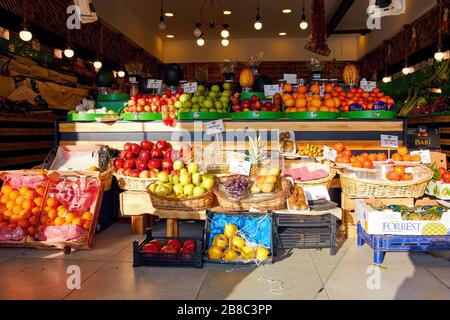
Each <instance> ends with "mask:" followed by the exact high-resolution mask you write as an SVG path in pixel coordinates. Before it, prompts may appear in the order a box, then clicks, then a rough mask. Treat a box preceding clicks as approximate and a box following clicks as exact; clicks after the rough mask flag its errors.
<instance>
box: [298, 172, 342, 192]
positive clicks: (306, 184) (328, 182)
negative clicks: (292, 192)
mask: <svg viewBox="0 0 450 320" xmlns="http://www.w3.org/2000/svg"><path fill="white" fill-rule="evenodd" d="M336 174H337V171H336V170H334V169H332V170H331V171H330V175H329V176H328V177H326V178H323V179H318V180H311V181H300V180H295V181H294V182H295V184H296V185H298V186H301V187H318V186H325V187H326V188H327V189H328V190H329V189H330V187H331V184H332V183H333V179H334V177H336Z"/></svg>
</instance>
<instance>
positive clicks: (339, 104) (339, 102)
mask: <svg viewBox="0 0 450 320" xmlns="http://www.w3.org/2000/svg"><path fill="white" fill-rule="evenodd" d="M333 100H334V105H335V106H336V108H339V107H340V106H341V100H339V98H333Z"/></svg>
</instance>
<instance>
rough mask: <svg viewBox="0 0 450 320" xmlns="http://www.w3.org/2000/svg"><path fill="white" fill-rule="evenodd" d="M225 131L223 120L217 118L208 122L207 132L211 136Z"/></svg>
mask: <svg viewBox="0 0 450 320" xmlns="http://www.w3.org/2000/svg"><path fill="white" fill-rule="evenodd" d="M224 131H225V125H224V124H223V120H216V121H211V122H207V123H206V134H207V135H209V136H212V135H215V134H219V133H222V132H224Z"/></svg>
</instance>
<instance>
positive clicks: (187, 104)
mask: <svg viewBox="0 0 450 320" xmlns="http://www.w3.org/2000/svg"><path fill="white" fill-rule="evenodd" d="M191 107H192V102H190V101H186V102H184V103H183V108H186V109H190V108H191Z"/></svg>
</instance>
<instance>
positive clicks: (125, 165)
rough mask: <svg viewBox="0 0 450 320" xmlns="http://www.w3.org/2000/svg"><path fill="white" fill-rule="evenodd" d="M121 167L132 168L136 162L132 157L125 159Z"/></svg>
mask: <svg viewBox="0 0 450 320" xmlns="http://www.w3.org/2000/svg"><path fill="white" fill-rule="evenodd" d="M123 168H124V169H125V170H128V169H130V170H132V169H134V168H136V162H135V161H134V160H133V159H131V160H127V161H125V164H124V166H123Z"/></svg>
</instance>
